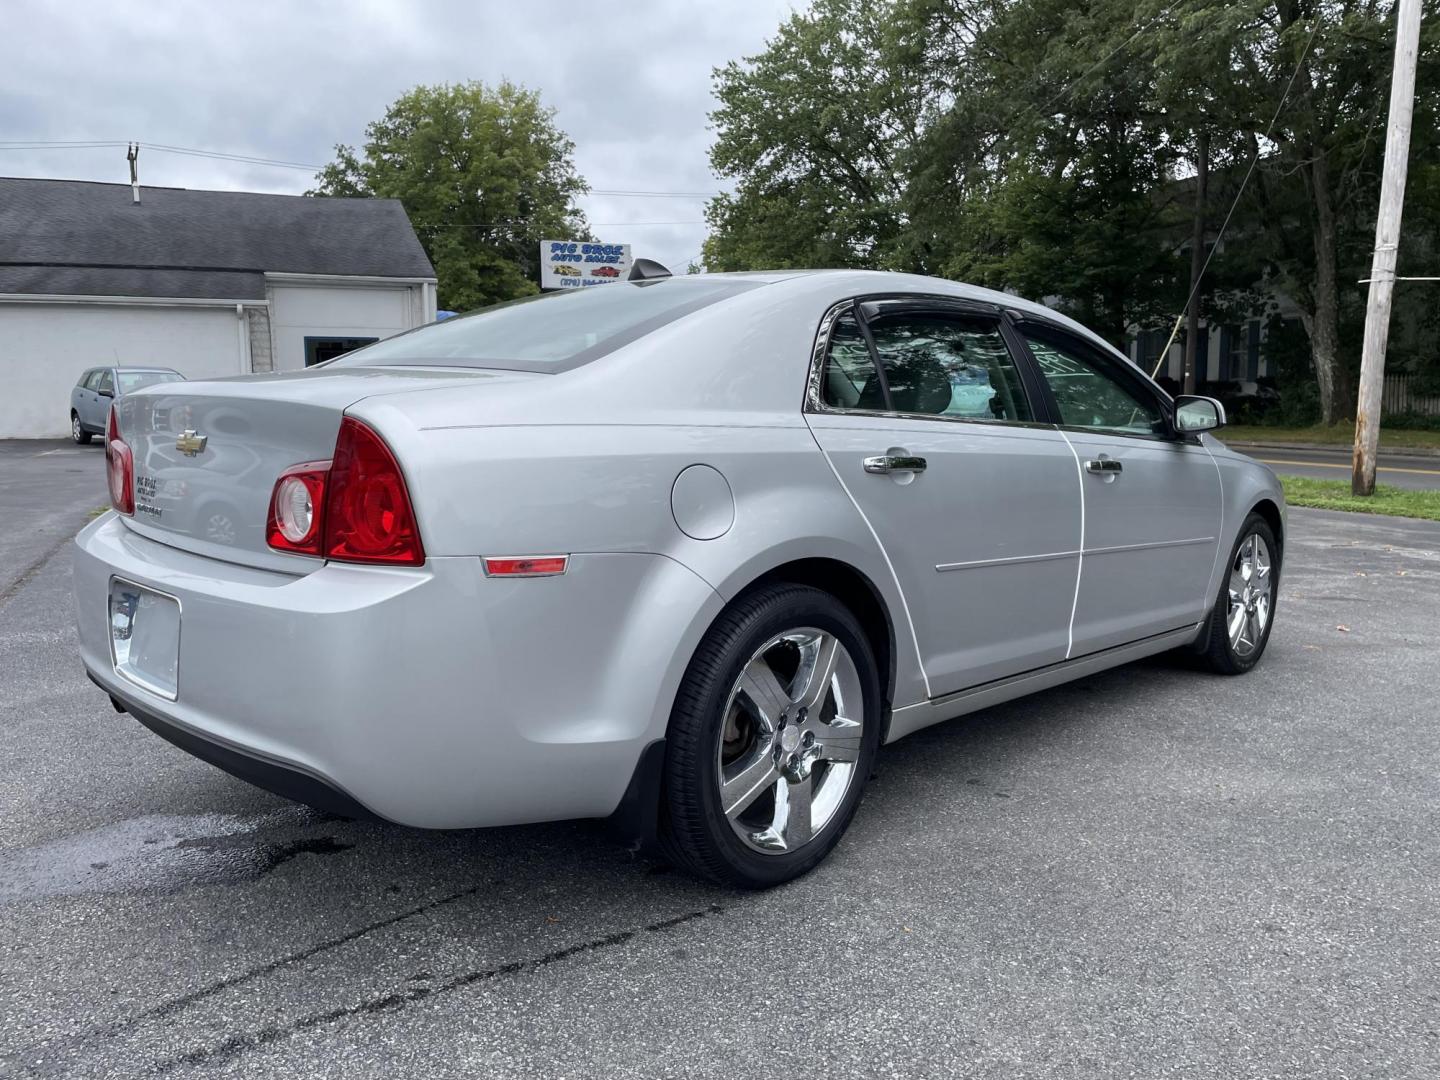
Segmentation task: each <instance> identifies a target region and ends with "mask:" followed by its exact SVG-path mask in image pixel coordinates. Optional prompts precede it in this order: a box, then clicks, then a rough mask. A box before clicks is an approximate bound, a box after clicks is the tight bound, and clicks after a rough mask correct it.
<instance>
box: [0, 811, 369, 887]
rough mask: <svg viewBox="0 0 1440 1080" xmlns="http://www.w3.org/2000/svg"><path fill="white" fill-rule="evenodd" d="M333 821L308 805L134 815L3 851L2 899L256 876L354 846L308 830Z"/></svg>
mask: <svg viewBox="0 0 1440 1080" xmlns="http://www.w3.org/2000/svg"><path fill="white" fill-rule="evenodd" d="M332 820H333V819H332V818H328V817H322V816H321V815H319V814H316V813H315V812H313V811H310V810H307V809H306V808H303V807H295V808H293V809H292V808H287V809H284V810H277V811H275V812H274V813H270V814H263V815H259V816H255V817H242V816H238V815H232V814H192V815H159V814H156V815H147V816H144V817H138V818H131V819H130V820H128V821H122V822H118V823H116V824H114V825H105V826H102V827H100V828H98V829H91V830H90V831H88V832H83V833H77V834H76V835H74V836H67V837H62V838H61V839H58V840H52V841H49V842H48V843H44V844H37V845H35V846H33V847H29V848H23V849H21V850H18V851H11V852H6V853H4V854H3V855H0V904H6V903H15V902H22V901H28V900H40V899H44V898H47V897H53V896H86V895H95V894H101V893H169V892H176V891H178V890H180V889H184V888H188V887H190V886H194V885H220V884H233V883H235V882H240V881H249V880H253V879H255V878H258V877H260V876H261V875H263V874H267V873H269V872H270V871H271V870H274V869H275V868H276V867H277V866H280V865H282V864H283V863H287V862H289V861H291V860H292V859H295V858H298V857H300V856H302V855H313V856H322V855H336V854H339V853H341V852H344V851H348V850H349V849H350V848H352V847H353V846H354V845H353V844H351V843H348V842H345V841H342V840H339V839H337V838H336V837H335V836H333V835H324V834H322V835H305V833H307V832H308V831H309V830H313V829H315V828H316V826H323V825H325V824H327V823H329V821H332ZM297 832H298V833H301V835H298V836H297V835H296V833H297Z"/></svg>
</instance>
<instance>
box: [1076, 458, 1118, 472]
mask: <svg viewBox="0 0 1440 1080" xmlns="http://www.w3.org/2000/svg"><path fill="white" fill-rule="evenodd" d="M1085 471H1086V472H1093V473H1117V472H1124V471H1125V466H1124V465H1122V464H1120V462H1118V461H1116V460H1115V459H1114V458H1099V459H1096V460H1093V461H1087V462H1085Z"/></svg>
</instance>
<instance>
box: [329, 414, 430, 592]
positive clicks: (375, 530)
mask: <svg viewBox="0 0 1440 1080" xmlns="http://www.w3.org/2000/svg"><path fill="white" fill-rule="evenodd" d="M324 534H325V544H324V554H325V556H326V557H327V558H331V559H341V560H344V561H346V562H365V563H387V564H390V565H400V566H419V565H420V564H421V563H423V562H424V561H425V551H424V549H423V548H422V547H421V545H420V530H419V529H418V528H417V527H416V524H415V511H414V510H413V509H412V508H411V506H410V493H409V491H408V490H406V487H405V477H404V475H403V474H402V473H401V472H400V466H399V464H398V463H397V462H396V461H395V455H394V454H392V453H391V452H390V448H389V447H388V446H386V445H385V443H384V441H383V440H382V439H381V438H380V436H379V435H377V434H375V432H373V431H371V430H370V429H369V428H368V427H366V426H365V425H364V424H362V423H360V421H358V420H355V419H353V418H351V417H349V416H347V417H345V418H344V419H343V420H341V421H340V436H339V438H338V439H336V441H335V460H334V462H333V464H332V465H331V467H330V477H329V480H328V482H327V494H326V499H325V522H324Z"/></svg>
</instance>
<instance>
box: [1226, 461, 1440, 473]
mask: <svg viewBox="0 0 1440 1080" xmlns="http://www.w3.org/2000/svg"><path fill="white" fill-rule="evenodd" d="M1255 460H1256V461H1263V462H1264V463H1265V464H1266V465H1300V466H1303V467H1304V468H1307V469H1344V470H1345V471H1346V472H1349V471H1350V468H1351V467H1350V466H1349V465H1338V464H1336V463H1334V462H1331V461H1283V460H1281V459H1279V458H1265V457H1262V458H1256V459H1255ZM1379 471H1380V472H1403V473H1415V474H1416V475H1417V476H1440V469H1397V468H1395V467H1394V466H1393V465H1381V466H1379Z"/></svg>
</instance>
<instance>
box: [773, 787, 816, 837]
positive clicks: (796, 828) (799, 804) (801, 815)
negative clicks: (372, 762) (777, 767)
mask: <svg viewBox="0 0 1440 1080" xmlns="http://www.w3.org/2000/svg"><path fill="white" fill-rule="evenodd" d="M813 783H814V780H813V778H812V776H811V775H809V774H807V775H806V776H805V777H804V779H801V780H788V779H787V780H786V781H785V782H784V783H782V784H781V785H780V786H779V787H778V788H776V789H775V829H776V831H777V832H779V834H780V835H781V836H782V837H783V838H784V840H785V847H786V848H788V849H789V850H791V851H794V850H795V849H796V848H798V847H799V846H800V845H801V844H803V843H805V842H806V841H807V840H809V839H810V835H811V828H810V795H811V785H812V784H813Z"/></svg>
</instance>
